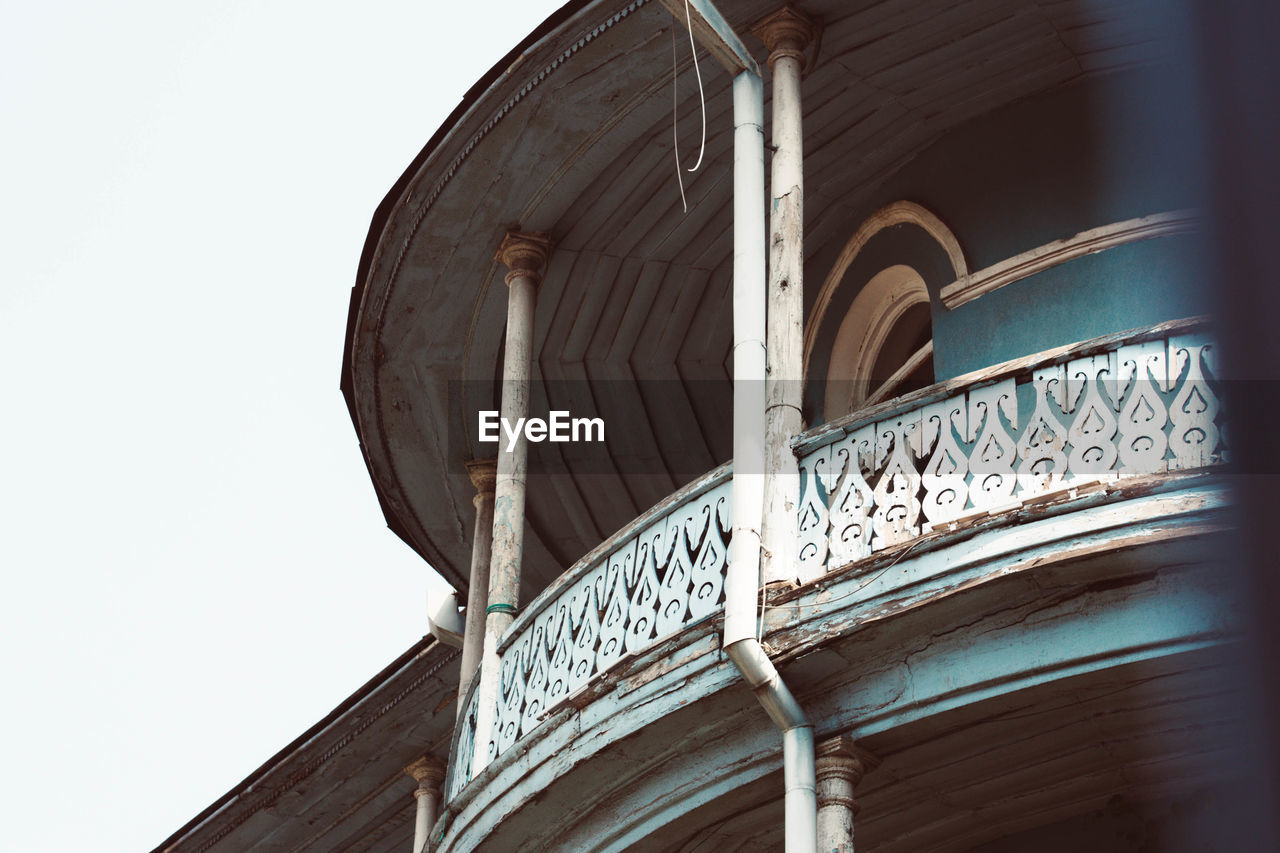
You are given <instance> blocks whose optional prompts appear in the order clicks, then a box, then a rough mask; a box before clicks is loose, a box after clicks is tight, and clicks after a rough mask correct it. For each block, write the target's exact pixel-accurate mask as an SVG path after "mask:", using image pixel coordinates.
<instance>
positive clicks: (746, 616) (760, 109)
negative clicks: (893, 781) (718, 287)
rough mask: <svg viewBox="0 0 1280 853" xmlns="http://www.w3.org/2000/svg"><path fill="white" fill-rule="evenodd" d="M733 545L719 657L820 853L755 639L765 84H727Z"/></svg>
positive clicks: (769, 670)
mask: <svg viewBox="0 0 1280 853" xmlns="http://www.w3.org/2000/svg"><path fill="white" fill-rule="evenodd" d="M733 123H734V137H733V139H734V154H733V206H734V207H733V213H734V225H733V282H734V286H733V385H734V389H733V486H732V490H733V492H732V495H733V504H732V510H731V512H732V526H733V538H732V540H730V545H729V569H728V576H727V577H726V578H725V608H724V611H725V612H724V650H725V654H727V655H728V656H729V659H730V660H732V661H733V662H734V665H736V666H737V667H738V671H739V672H741V673H742V676H743V678H745V679H746V680H747V683H748V684H750V685H751V687H752V689H753V690H754V691H755V694H756V698H757V699H758V700H759V701H760V704H761V705H762V706H763V707H764V710H765V712H766V713H768V715H769V717H770V718H771V719H772V720H773V722H774V723H775V724H776V725H777V726H778V728H780V729H781V730H782V761H783V783H784V788H785V799H784V804H785V809H786V818H785V820H786V828H785V839H786V850H787V853H814V851H816V850H817V846H818V828H817V813H818V801H817V791H816V788H817V783H816V781H815V771H814V751H813V726H812V724H810V723H809V721H808V719H807V718H806V717H805V715H804V711H803V710H802V709H801V708H800V705H799V703H798V702H796V699H795V697H794V696H793V695H792V694H791V691H790V690H788V689H787V685H786V684H785V683H784V682H783V681H782V677H781V676H780V675H779V674H778V671H777V669H776V668H775V667H774V665H773V662H772V661H770V660H769V657H768V655H766V654H765V652H764V649H763V648H762V647H761V645H760V642H759V641H758V640H757V639H756V620H757V611H756V594H757V593H758V592H759V589H760V523H761V519H762V516H763V512H764V471H765V345H764V337H765V227H764V223H765V215H764V214H765V211H764V206H765V194H764V85H763V83H762V81H761V79H760V77H759V75H757V74H754V73H752V72H750V71H743V72H742V73H740V74H739V75H738V76H737V77H735V78H734V81H733Z"/></svg>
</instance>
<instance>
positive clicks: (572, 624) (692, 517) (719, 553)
mask: <svg viewBox="0 0 1280 853" xmlns="http://www.w3.org/2000/svg"><path fill="white" fill-rule="evenodd" d="M729 486H730V482H729V466H728V465H722V466H721V467H719V468H717V469H716V470H714V471H712V472H711V473H709V474H706V475H704V476H703V477H701V478H699V479H698V480H695V481H694V482H693V483H690V484H689V485H688V486H686V487H685V488H683V489H681V490H680V491H678V492H676V493H675V494H673V495H672V496H671V497H669V498H667V499H666V500H664V501H663V502H662V503H660V504H658V505H657V506H655V507H653V508H652V509H650V510H649V511H648V512H646V513H644V514H643V515H641V516H640V517H638V518H637V519H636V520H635V521H634V522H632V523H631V524H629V525H627V526H626V527H625V528H623V529H622V530H621V531H619V532H618V533H617V534H615V535H614V536H613V537H611V538H610V539H608V540H606V541H605V542H604V543H602V544H601V545H600V546H598V547H597V548H595V549H594V550H593V551H591V553H589V554H587V555H586V556H585V557H583V558H582V559H581V560H579V561H578V562H577V563H576V564H574V566H573V567H572V568H571V569H569V571H568V572H566V573H565V574H564V575H562V576H561V577H560V578H559V579H558V580H557V581H556V582H555V583H553V584H552V585H551V586H549V587H548V588H547V589H545V590H543V592H542V593H541V594H540V595H539V596H538V597H537V598H536V599H535V600H534V601H533V603H532V604H531V605H530V606H529V607H528V609H527V610H526V611H525V612H524V613H523V614H521V616H520V618H519V619H517V620H516V622H514V623H513V624H512V626H511V629H510V630H509V631H508V632H507V633H506V635H504V637H503V639H502V641H501V642H500V643H499V646H498V651H499V654H500V655H501V665H502V677H501V684H500V687H499V700H498V714H497V721H496V723H495V731H494V735H493V738H492V739H491V740H490V742H489V744H488V750H489V757H490V759H493V758H495V757H496V756H498V755H500V754H501V753H503V752H504V751H506V750H507V749H508V748H509V747H510V746H511V745H512V744H513V743H515V742H516V740H517V739H519V738H520V737H521V736H523V735H525V734H527V733H528V732H529V731H530V730H531V729H533V728H534V727H535V726H537V725H538V723H539V722H540V721H541V719H542V717H543V716H544V715H545V714H546V713H547V712H548V711H549V710H551V709H552V708H554V707H555V706H557V705H558V704H560V703H561V702H563V701H564V700H565V699H567V698H568V697H569V696H571V695H572V694H573V693H574V692H575V691H577V690H579V689H580V688H581V687H583V686H584V685H585V684H586V683H587V682H588V681H590V680H591V679H592V678H593V677H594V676H596V675H598V674H599V673H602V672H604V671H605V670H607V669H609V668H610V667H611V666H613V665H614V664H616V663H618V662H619V661H620V660H622V659H623V658H624V657H626V656H628V655H634V654H638V653H639V652H642V651H644V650H645V649H647V648H648V647H649V646H651V645H653V644H654V643H656V642H657V641H659V640H661V639H662V638H664V637H667V636H670V635H672V634H676V633H679V632H680V631H682V630H683V629H684V628H686V627H687V626H689V625H692V624H693V623H695V622H698V621H700V620H702V619H705V618H706V617H708V616H710V615H712V614H713V613H716V612H717V611H719V610H720V608H721V606H722V604H723V601H724V597H723V594H722V593H723V586H724V573H725V572H724V570H725V560H726V558H727V552H728V542H729ZM478 681H479V679H478V678H477V679H474V680H473V683H475V682H478ZM475 703H476V699H475V691H474V690H473V691H472V696H471V698H470V700H469V703H468V707H467V710H466V712H465V713H464V714H463V715H462V717H461V718H460V720H459V729H460V730H461V731H460V732H459V733H458V738H457V741H456V743H455V747H454V755H455V759H454V760H453V761H452V762H451V765H452V775H451V778H450V780H449V784H448V787H449V792H448V794H449V797H450V798H452V796H453V795H454V793H456V792H457V791H459V790H461V789H462V787H463V786H465V785H466V783H467V781H469V779H470V772H471V771H470V768H471V759H472V755H473V751H474V749H475V746H474V741H475Z"/></svg>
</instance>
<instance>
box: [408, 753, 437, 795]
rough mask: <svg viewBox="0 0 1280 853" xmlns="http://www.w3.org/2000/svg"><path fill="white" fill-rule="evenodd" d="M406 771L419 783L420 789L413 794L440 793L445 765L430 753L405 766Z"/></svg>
mask: <svg viewBox="0 0 1280 853" xmlns="http://www.w3.org/2000/svg"><path fill="white" fill-rule="evenodd" d="M404 773H405V775H406V776H409V777H411V778H412V779H413V780H414V781H415V782H417V783H418V790H416V791H414V794H413V795H414V796H415V797H419V796H422V795H423V794H432V795H435V794H438V793H439V792H440V786H441V785H443V784H444V776H445V772H444V765H443V764H441V763H440V762H439V761H437V760H436V759H434V758H432V757H431V756H429V755H424V756H422V757H421V758H419V759H418V760H417V761H414V762H413V763H412V764H410V765H409V766H407V767H405V768H404Z"/></svg>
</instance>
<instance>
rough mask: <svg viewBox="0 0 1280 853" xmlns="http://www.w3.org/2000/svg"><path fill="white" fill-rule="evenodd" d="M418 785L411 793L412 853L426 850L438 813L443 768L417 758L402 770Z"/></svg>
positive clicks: (420, 852)
mask: <svg viewBox="0 0 1280 853" xmlns="http://www.w3.org/2000/svg"><path fill="white" fill-rule="evenodd" d="M404 772H405V773H406V774H408V775H409V776H411V777H413V779H414V781H415V782H417V783H418V789H417V790H416V791H414V792H413V798H414V799H415V800H417V806H416V813H415V815H414V819H413V853H422V851H424V850H426V849H427V840H428V838H429V837H430V834H431V827H433V826H434V825H435V822H436V818H437V817H438V816H439V813H440V808H439V806H440V786H441V785H442V784H443V783H444V766H443V765H441V764H440V763H439V762H437V761H435V760H434V759H432V758H430V757H425V756H424V757H423V758H419V759H418V760H417V761H415V762H413V763H412V764H410V765H409V766H408V767H406V768H405V769H404Z"/></svg>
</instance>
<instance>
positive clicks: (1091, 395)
mask: <svg viewBox="0 0 1280 853" xmlns="http://www.w3.org/2000/svg"><path fill="white" fill-rule="evenodd" d="M1219 390H1220V383H1219V372H1218V364H1217V359H1216V351H1215V347H1214V345H1213V343H1212V341H1211V338H1210V337H1209V335H1208V333H1207V331H1206V324H1205V323H1204V322H1203V321H1200V320H1186V321H1178V322H1174V323H1166V324H1162V325H1160V326H1157V327H1154V328H1152V329H1148V330H1145V331H1140V332H1127V333H1122V334H1119V335H1111V336H1108V337H1105V338H1099V339H1095V340H1093V341H1088V342H1084V343H1080V344H1075V345H1072V346H1069V347H1061V348H1059V349H1057V350H1051V351H1049V352H1045V353H1039V354H1037V355H1034V356H1030V357H1027V358H1024V359H1019V360H1017V361H1013V362H1008V363H1005V364H1002V365H998V366H995V367H992V368H989V369H987V370H983V371H978V372H976V373H972V374H968V375H966V376H963V377H959V378H957V379H954V380H950V381H947V382H944V383H940V384H938V385H934V386H932V387H930V388H926V389H923V390H922V391H919V392H915V393H913V394H911V395H908V396H906V397H903V398H900V399H898V400H893V401H889V402H887V403H884V404H881V405H878V406H875V407H873V408H871V409H868V410H864V411H862V412H856V413H854V414H853V415H851V416H849V417H847V418H843V419H841V420H840V421H837V422H834V423H831V424H826V425H823V426H822V427H819V428H817V429H815V430H811V431H809V432H807V433H805V434H803V435H801V436H798V437H797V438H796V440H795V441H794V442H793V444H794V447H795V449H796V452H797V455H798V456H799V461H800V480H801V485H800V507H799V532H800V540H801V541H800V551H799V555H800V576H801V578H802V579H804V580H810V579H813V578H816V577H819V576H821V575H822V574H824V573H826V572H827V571H831V570H835V569H838V568H841V567H843V566H845V565H847V564H849V563H851V562H854V561H856V560H858V559H860V558H863V557H867V556H869V555H871V554H873V553H875V552H877V551H879V550H882V549H885V548H888V547H891V546H894V545H898V544H900V543H903V542H906V541H908V540H911V539H913V538H915V537H918V536H921V535H923V534H927V533H929V532H931V531H933V530H938V529H945V528H946V527H948V526H959V525H962V524H964V523H965V522H966V521H967V520H970V519H974V518H979V517H985V516H988V515H992V514H999V513H1001V512H1003V511H1006V510H1009V509H1013V508H1016V507H1018V506H1020V505H1022V504H1024V503H1028V502H1032V501H1036V500H1045V499H1049V498H1050V497H1051V496H1054V495H1060V494H1061V493H1063V492H1070V491H1071V490H1072V489H1074V488H1079V487H1081V486H1084V485H1086V484H1089V485H1092V484H1096V483H1098V482H1100V481H1101V482H1106V481H1110V480H1117V479H1120V478H1125V477H1132V476H1139V475H1150V474H1158V473H1161V472H1164V471H1178V470H1186V469H1192V468H1199V467H1202V466H1206V465H1212V464H1216V463H1219V462H1222V461H1224V460H1225V458H1226V448H1225V442H1224V440H1223V435H1222V426H1221V417H1220V402H1219ZM730 480H731V472H730V469H729V466H727V465H725V466H721V467H720V468H718V469H716V470H715V471H713V472H711V473H709V474H707V475H705V476H704V477H702V478H701V479H699V480H697V481H695V482H694V483H691V484H690V485H689V486H687V487H685V488H684V489H682V490H681V491H680V492H678V493H676V494H675V495H672V496H671V497H670V498H668V499H667V500H665V501H663V502H662V503H661V504H659V505H658V506H656V507H654V508H653V509H651V510H650V511H649V512H647V513H645V514H644V515H642V516H641V517H639V518H637V519H636V520H635V521H634V522H633V523H632V524H630V525H629V526H628V527H627V528H624V529H623V530H622V531H620V532H619V533H618V534H617V535H615V536H614V537H612V538H610V539H609V540H606V541H605V542H604V543H603V544H601V545H600V546H599V547H597V548H596V549H595V550H593V551H592V552H591V553H590V554H588V555H587V556H586V557H584V558H583V559H582V560H580V561H579V562H578V563H577V564H576V565H575V566H574V567H573V568H572V569H570V570H569V571H568V572H566V573H565V575H563V576H562V577H561V578H560V579H559V580H558V581H556V582H555V583H554V584H552V586H551V587H549V588H548V589H547V590H545V591H544V592H543V593H542V594H541V595H539V596H538V598H537V599H536V600H535V601H534V602H533V604H532V605H531V606H530V607H529V609H528V611H526V612H525V613H524V614H522V615H521V617H520V618H519V620H517V621H516V622H515V623H514V624H513V625H512V628H511V630H510V631H509V632H508V633H507V635H506V636H505V637H504V638H503V640H502V641H501V643H500V652H501V656H502V678H501V693H500V700H499V708H498V712H497V724H496V730H495V732H494V735H493V737H492V739H491V740H490V742H489V743H488V744H487V745H486V748H487V749H488V751H489V756H490V758H491V759H492V758H494V757H496V756H497V755H500V754H501V753H503V752H504V751H506V750H507V749H509V748H510V747H511V746H512V745H513V744H514V743H515V742H516V741H517V740H518V739H519V738H520V737H522V736H523V735H525V734H527V733H528V732H529V731H531V730H532V729H533V728H535V727H536V726H537V725H538V724H539V722H540V721H541V719H542V718H543V717H544V716H545V715H546V714H547V713H548V712H549V711H550V710H552V709H554V708H555V707H557V706H559V705H560V704H562V703H563V702H564V701H565V700H566V699H567V698H568V697H570V696H571V695H573V694H574V693H575V692H576V691H578V690H580V689H581V688H583V687H584V686H585V685H586V684H587V683H588V682H589V681H591V679H593V678H595V677H596V676H598V675H600V674H602V673H604V672H606V671H607V670H609V669H610V667H612V666H614V665H615V664H617V663H618V662H619V661H621V660H622V659H623V658H624V657H626V656H630V655H635V654H638V653H640V652H642V651H644V650H645V649H647V648H649V647H650V646H652V645H654V644H655V643H657V642H658V641H659V640H661V639H663V638H665V637H668V636H670V635H672V634H675V633H678V632H680V631H682V630H684V629H685V628H687V627H688V626H689V625H692V624H694V623H696V622H699V621H701V620H703V619H706V618H707V617H709V616H711V615H713V614H715V613H717V612H719V611H720V609H721V607H722V591H723V590H722V587H723V579H724V573H725V562H726V555H727V552H728V543H729V535H730V531H729V489H730ZM473 686H474V684H473ZM475 703H476V698H475V691H474V690H472V692H471V694H470V696H469V697H468V698H467V705H466V710H465V712H464V713H463V714H462V715H461V717H460V718H459V723H458V727H457V731H456V732H455V742H454V749H453V758H452V761H451V769H450V779H449V782H448V784H447V793H446V796H447V797H448V798H449V799H452V798H453V796H454V795H456V794H457V793H458V792H459V791H460V790H461V789H462V788H463V787H464V786H465V785H466V783H467V782H468V781H469V779H470V770H471V765H472V762H471V758H472V753H473V750H474V748H475V744H474V740H475V718H476V707H475Z"/></svg>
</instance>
